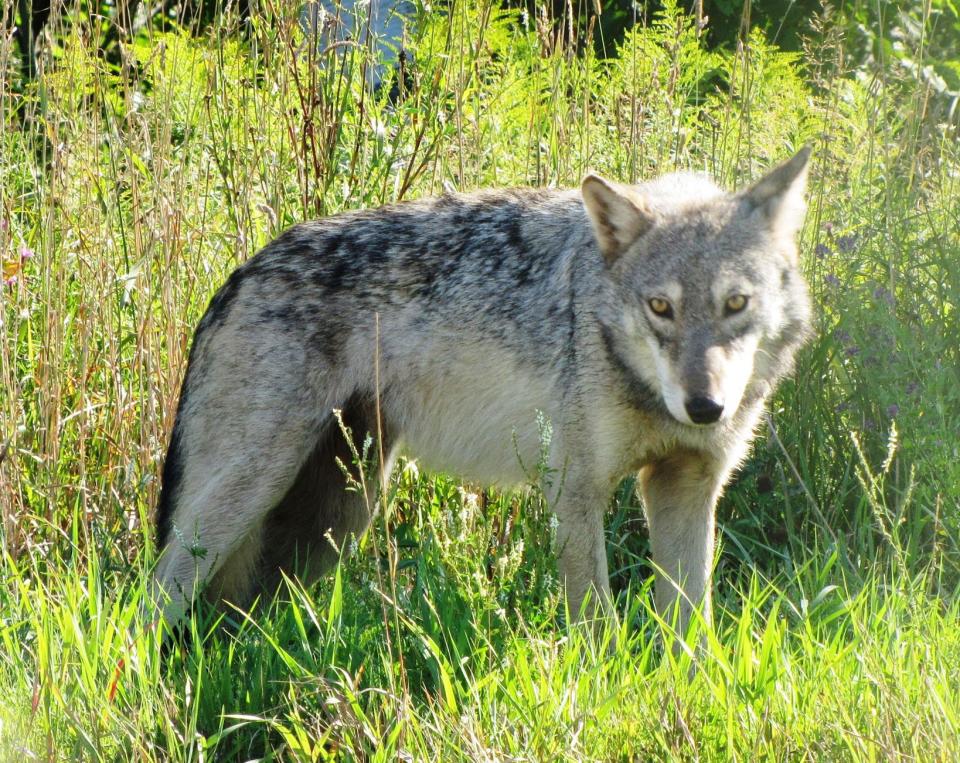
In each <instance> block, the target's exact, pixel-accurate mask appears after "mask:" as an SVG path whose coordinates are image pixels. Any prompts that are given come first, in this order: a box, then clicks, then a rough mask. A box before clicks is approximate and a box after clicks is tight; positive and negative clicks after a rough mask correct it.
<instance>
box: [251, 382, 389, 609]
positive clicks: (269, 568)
mask: <svg viewBox="0 0 960 763" xmlns="http://www.w3.org/2000/svg"><path fill="white" fill-rule="evenodd" d="M342 421H343V424H344V426H345V427H346V428H347V429H348V430H349V431H350V433H351V439H352V440H353V444H354V447H355V448H356V449H357V451H362V449H363V443H364V440H365V438H366V437H367V435H368V434H370V435H373V436H374V437H379V439H380V442H379V447H377V445H376V441H375V446H374V447H375V449H376V452H377V453H379V452H383V454H384V462H385V463H384V465H383V469H382V470H381V469H380V468H379V463H377V462H376V461H374V463H372V464H371V465H370V466H372V469H370V470H369V471H367V473H365V474H364V479H365V482H366V484H367V495H366V496H365V495H364V494H363V492H362V491H360V490H359V489H357V487H356V482H355V481H354V484H353V485H350V484H348V480H347V477H346V475H345V474H344V468H346V469H347V470H349V472H350V474H351V475H355V476H358V475H357V466H356V465H355V464H354V463H353V461H354V456H353V452H352V450H351V448H350V444H349V443H348V442H347V438H346V435H345V434H344V432H343V431H342V430H341V428H340V425H339V422H337V421H336V420H332V421H330V422H328V423H327V424H326V425H325V427H324V431H323V433H322V435H321V437H320V439H319V441H318V442H317V445H316V446H315V447H314V449H313V451H312V452H311V454H310V456H309V457H308V458H307V460H306V461H305V462H304V463H303V466H302V467H301V468H300V471H299V473H298V474H297V479H296V481H295V482H294V484H293V486H292V487H291V488H290V490H288V491H287V493H286V495H285V496H284V497H283V499H282V500H281V501H280V502H279V503H278V504H277V505H276V507H274V508H273V509H272V510H271V511H270V513H269V514H268V515H267V517H266V520H265V521H264V525H263V533H262V537H263V553H262V557H261V560H260V567H259V570H260V574H259V575H258V576H257V587H258V589H259V590H260V591H261V592H262V593H264V594H265V595H268V596H269V595H271V594H273V593H274V592H275V591H276V588H277V586H278V585H279V583H280V580H281V572H282V573H285V574H287V575H288V576H293V575H297V576H298V577H299V578H300V580H301V581H302V582H303V583H305V584H307V585H309V584H311V583H313V582H315V581H316V580H317V579H318V578H319V577H320V576H321V575H322V574H323V573H325V572H326V571H327V570H329V569H330V568H331V567H333V566H334V565H335V564H336V563H337V561H338V560H339V559H340V556H341V553H344V552H345V550H346V549H344V545H345V544H347V545H349V544H350V542H351V539H352V538H357V539H359V537H360V536H361V535H363V533H364V532H365V531H366V529H367V527H368V526H369V524H370V520H371V510H372V509H373V505H372V504H373V502H374V501H375V500H376V499H377V494H376V489H377V486H378V485H379V483H380V476H381V471H382V473H383V475H384V477H386V476H389V473H390V468H391V466H392V462H393V454H392V451H393V447H392V443H391V440H390V437H389V435H388V433H387V432H386V431H385V427H384V426H383V425H382V423H381V422H378V421H377V417H376V406H375V404H374V402H373V401H372V400H371V399H369V398H368V397H366V396H361V395H354V396H353V397H351V398H350V399H349V400H348V401H347V403H346V404H345V405H344V406H343V408H342ZM371 472H373V473H371Z"/></svg>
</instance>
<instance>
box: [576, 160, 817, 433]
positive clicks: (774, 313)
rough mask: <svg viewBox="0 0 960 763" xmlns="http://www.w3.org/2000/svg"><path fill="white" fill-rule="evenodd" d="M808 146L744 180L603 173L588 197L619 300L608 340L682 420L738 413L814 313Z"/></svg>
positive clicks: (786, 360) (705, 420)
mask: <svg viewBox="0 0 960 763" xmlns="http://www.w3.org/2000/svg"><path fill="white" fill-rule="evenodd" d="M809 156H810V150H809V148H804V149H803V150H802V151H800V152H799V153H798V154H797V155H796V156H794V157H793V158H792V159H790V160H788V161H786V162H785V163H783V164H781V165H780V166H779V167H777V168H776V169H774V170H773V171H772V172H770V173H769V174H768V175H766V176H765V177H763V178H762V179H761V180H760V181H758V182H757V183H755V184H754V185H752V186H751V187H750V188H748V189H747V190H745V191H742V192H740V193H736V194H727V193H723V192H722V191H720V190H719V189H718V188H717V187H716V186H714V185H713V184H712V183H710V182H709V181H707V180H706V179H704V178H702V177H700V176H696V175H690V174H684V173H681V174H676V175H668V176H666V177H664V178H661V179H660V180H657V181H654V182H653V183H649V184H645V185H640V186H622V185H618V184H615V183H611V182H608V181H606V180H604V179H602V178H599V177H597V176H596V175H589V176H587V178H586V179H585V180H584V181H583V187H582V192H583V201H584V206H585V207H586V210H587V214H588V215H589V217H590V220H591V223H592V224H593V229H594V234H595V236H596V239H597V243H598V245H599V248H600V251H601V253H602V255H603V257H604V259H605V261H606V265H607V271H608V273H609V275H610V277H611V279H612V282H613V285H614V288H615V289H616V290H617V291H618V292H619V295H620V299H618V300H617V302H618V303H619V304H618V306H617V308H616V310H615V313H616V314H607V315H601V320H602V321H604V330H605V332H606V333H605V340H606V341H607V344H608V349H609V350H610V352H613V353H615V354H616V355H617V360H618V362H619V363H620V364H622V365H624V366H625V367H626V368H627V369H628V370H629V371H630V373H631V374H633V375H634V376H635V378H636V379H638V380H640V382H641V383H642V384H644V385H645V386H646V387H648V388H649V389H650V390H652V391H653V392H654V393H655V394H658V395H659V398H660V400H661V401H662V403H663V405H664V406H665V407H666V409H667V410H668V411H669V412H670V415H671V416H673V418H675V419H676V420H677V421H679V422H681V423H683V424H691V425H695V424H699V425H709V424H714V423H716V422H718V421H723V420H727V419H730V418H731V417H733V416H734V415H735V414H736V412H737V411H738V410H739V409H740V408H741V405H742V404H743V403H744V401H748V402H753V401H756V400H757V399H758V398H760V397H762V396H763V395H765V394H766V393H767V392H769V390H770V389H771V388H772V385H773V384H774V383H775V382H776V381H777V379H778V378H779V377H780V376H782V375H783V374H784V373H786V371H787V370H789V368H790V365H791V363H792V359H793V355H794V353H795V352H796V350H797V348H798V347H799V346H800V344H801V342H802V341H803V338H804V337H805V334H806V332H807V326H808V323H809V316H810V304H809V297H808V296H807V291H806V286H805V285H804V283H803V280H802V277H801V275H800V272H799V269H798V263H797V246H796V235H797V232H798V230H799V228H800V225H801V223H802V222H803V215H804V210H805V204H804V200H803V193H804V187H805V184H806V175H807V163H808V159H809Z"/></svg>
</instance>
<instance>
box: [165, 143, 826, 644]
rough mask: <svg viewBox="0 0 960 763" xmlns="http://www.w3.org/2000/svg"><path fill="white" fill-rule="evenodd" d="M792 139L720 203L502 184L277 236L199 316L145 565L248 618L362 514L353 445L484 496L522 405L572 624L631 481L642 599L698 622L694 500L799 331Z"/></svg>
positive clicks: (354, 528)
mask: <svg viewBox="0 0 960 763" xmlns="http://www.w3.org/2000/svg"><path fill="white" fill-rule="evenodd" d="M809 153H810V152H809V149H803V150H802V151H800V152H799V153H798V154H797V155H795V156H794V157H793V158H792V159H790V160H788V161H786V162H785V163H783V164H781V165H780V166H778V167H776V168H775V169H773V170H772V171H771V172H770V173H769V174H767V175H766V176H764V177H763V178H761V179H760V180H759V181H758V182H756V183H755V184H754V185H752V186H750V187H749V188H747V189H746V190H743V191H741V192H739V193H725V192H723V191H721V190H720V189H718V188H717V187H716V186H715V185H714V184H713V183H712V182H710V181H709V180H707V179H706V178H704V177H700V176H697V175H692V174H687V173H680V174H673V175H667V176H665V177H662V178H660V179H659V180H655V181H653V182H650V183H645V184H642V185H635V186H626V185H619V184H616V183H613V182H609V181H607V180H604V179H602V178H600V177H598V176H596V175H589V176H588V177H587V178H586V179H585V180H584V181H583V184H582V187H581V188H580V189H576V190H566V191H563V190H561V191H557V190H532V189H527V190H498V191H482V192H479V193H475V194H469V195H452V194H448V195H443V196H440V197H439V198H433V199H426V200H422V201H413V202H404V203H400V204H396V205H393V206H388V207H384V208H382V209H375V210H369V211H357V212H348V213H344V214H340V215H336V216H334V217H330V218H327V219H322V220H317V221H314V222H308V223H304V224H301V225H297V226H295V227H293V228H291V229H289V230H288V231H286V232H285V233H283V234H282V235H281V236H280V237H279V238H277V239H276V240H275V241H273V242H272V243H271V244H269V245H268V246H267V247H266V248H264V249H263V250H262V251H260V252H259V253H258V254H257V255H256V256H254V257H253V258H252V259H250V260H249V261H248V262H246V263H245V264H243V265H242V266H240V267H239V268H237V269H236V271H234V273H233V274H232V275H231V276H230V278H229V280H228V281H227V282H226V284H225V285H224V286H223V287H222V288H221V289H220V290H219V291H218V292H217V294H216V295H215V296H214V297H213V299H212V301H211V303H210V306H209V308H208V310H207V312H206V314H205V316H204V317H203V319H202V320H201V321H200V324H199V326H198V327H197V330H196V334H195V337H194V340H193V345H192V348H191V352H190V357H189V362H188V368H187V372H186V376H185V379H184V382H183V387H182V391H181V394H180V402H179V406H178V409H177V415H176V421H175V425H174V428H173V433H172V436H171V439H170V445H169V450H168V452H167V457H166V462H165V465H164V470H163V483H162V490H161V496H160V501H159V508H158V514H157V523H158V542H159V547H160V548H161V549H162V556H161V558H160V561H159V563H158V566H157V570H156V582H157V585H158V586H159V590H158V591H157V594H158V595H161V596H164V597H165V599H164V600H165V602H166V604H165V610H164V616H165V618H166V619H167V620H168V621H176V620H177V619H178V618H179V617H180V616H181V615H182V614H183V612H184V610H185V608H186V607H187V606H189V603H190V602H191V600H192V599H193V597H194V595H195V593H197V586H198V585H202V586H203V587H204V590H205V591H206V595H207V596H208V597H210V598H211V599H213V600H219V599H221V598H222V599H226V600H229V601H233V602H235V603H239V604H247V603H249V602H250V601H251V600H252V597H254V596H255V595H257V594H262V593H266V594H269V593H272V592H273V591H274V590H275V587H276V585H277V583H278V582H279V580H280V573H281V571H284V572H286V573H290V574H297V575H299V576H300V578H301V580H304V581H305V582H309V581H310V580H312V579H314V578H316V576H317V575H319V574H321V573H322V572H323V571H325V570H326V569H328V568H329V567H330V566H331V565H333V564H334V563H336V561H337V560H338V558H339V554H338V552H337V550H336V548H338V547H343V544H344V542H345V541H346V540H348V539H349V538H350V537H351V536H355V535H358V534H360V533H362V532H364V530H365V529H366V528H367V525H368V523H369V522H370V516H369V513H368V507H367V503H366V502H365V501H364V500H363V499H362V497H360V496H358V495H357V494H356V493H355V492H350V491H347V490H345V484H346V476H345V474H344V473H343V471H342V470H341V468H340V467H339V466H338V465H337V464H336V459H338V458H339V459H340V460H341V461H343V462H344V463H346V464H349V463H350V461H351V458H350V451H349V449H348V447H347V444H346V442H345V438H344V435H343V432H342V431H341V428H340V426H339V424H338V423H337V420H336V418H335V415H334V413H333V411H334V410H335V409H336V410H339V411H341V412H342V418H343V422H344V424H345V425H346V426H348V427H349V428H350V430H351V431H352V432H353V434H354V437H355V439H356V440H357V441H360V440H362V439H363V437H364V436H365V435H366V434H367V433H370V434H372V435H374V436H376V437H377V438H379V452H381V453H382V454H383V460H382V464H381V466H382V468H383V470H384V471H385V472H389V470H390V467H391V465H392V464H393V463H394V461H395V459H396V457H397V455H398V454H399V453H406V454H409V455H411V456H414V457H416V458H417V459H418V460H419V461H420V463H421V464H423V465H424V466H426V467H427V468H430V469H435V470H442V471H445V472H449V473H452V474H456V475H460V476H461V477H463V478H465V479H467V480H470V481H473V482H475V483H483V484H498V485H504V486H508V485H512V484H516V483H522V482H524V481H525V480H526V479H527V476H526V475H525V473H524V469H523V467H522V464H535V463H537V460H538V456H539V450H540V447H541V437H540V427H539V426H538V413H539V415H540V416H545V417H546V418H547V419H548V420H549V421H550V422H551V425H552V431H553V435H552V438H551V440H550V445H549V453H548V454H547V456H546V460H547V464H546V465H547V467H548V468H549V469H550V470H552V472H553V473H554V474H558V475H562V478H561V479H556V480H555V481H554V483H555V484H554V486H553V487H551V488H550V489H549V490H548V494H547V496H546V497H547V500H548V501H549V503H550V506H551V509H552V511H553V512H554V513H555V514H556V517H557V550H558V567H559V572H560V575H561V577H562V579H563V582H564V585H565V591H566V596H567V602H568V605H569V611H570V612H571V613H573V614H574V615H579V616H580V617H584V618H591V617H593V616H594V615H595V614H596V615H603V614H605V613H606V612H607V611H608V610H609V607H610V591H609V581H608V577H607V559H606V553H605V544H604V534H603V515H604V510H605V508H606V506H607V505H608V502H609V499H610V496H611V494H612V492H613V490H614V487H615V486H616V484H617V483H618V481H620V480H621V479H622V478H623V477H624V476H626V475H629V474H631V473H635V474H638V476H639V480H638V482H639V486H640V492H641V494H642V498H643V505H644V510H645V513H646V517H647V523H648V526H649V531H650V537H651V546H652V554H653V561H654V564H655V567H656V568H657V569H658V574H657V580H656V586H655V598H656V602H657V606H658V608H659V609H660V610H662V611H664V612H668V611H671V607H674V606H676V607H677V612H678V613H679V623H680V627H684V626H685V624H686V623H687V621H688V620H689V618H690V616H691V612H692V610H693V608H694V607H699V606H702V607H703V608H704V611H705V613H706V616H707V617H709V611H710V610H709V604H710V602H709V598H710V597H709V582H710V581H709V577H710V572H711V567H712V560H713V549H714V507H715V506H716V503H717V499H718V497H719V495H720V493H721V491H722V489H723V487H724V484H725V483H726V481H727V479H728V477H729V476H730V474H731V471H732V470H733V469H734V468H735V467H736V466H737V465H738V464H739V463H740V461H741V460H742V459H743V458H744V455H745V454H746V452H747V449H748V447H749V444H750V441H751V439H752V437H753V434H754V430H755V428H756V427H757V424H758V420H759V418H760V416H761V412H762V408H763V404H764V400H765V399H766V398H767V397H768V396H769V395H770V393H771V391H772V390H773V388H774V385H775V384H776V382H777V380H778V379H780V378H781V377H783V375H784V374H785V373H787V372H788V370H789V369H790V367H791V363H792V361H793V358H794V354H795V352H796V351H797V349H798V347H799V346H800V344H801V343H802V341H803V339H804V337H805V335H806V334H807V327H808V324H809V320H810V302H809V297H808V295H807V290H806V287H805V285H804V282H803V279H802V276H801V274H800V272H799V269H798V254H797V246H796V242H795V239H796V236H797V233H798V230H799V228H800V225H801V222H802V218H803V215H804V209H805V206H804V198H803V194H804V185H805V180H806V173H807V165H808V158H809Z"/></svg>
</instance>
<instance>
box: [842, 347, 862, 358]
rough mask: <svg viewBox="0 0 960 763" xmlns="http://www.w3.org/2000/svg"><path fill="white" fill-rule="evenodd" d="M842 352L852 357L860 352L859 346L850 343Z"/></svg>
mask: <svg viewBox="0 0 960 763" xmlns="http://www.w3.org/2000/svg"><path fill="white" fill-rule="evenodd" d="M844 352H845V353H847V357H850V358H853V357H856V356H857V355H859V354H860V348H859V347H857V345H855V344H851V345H850V346H849V347H846V348H845V349H844Z"/></svg>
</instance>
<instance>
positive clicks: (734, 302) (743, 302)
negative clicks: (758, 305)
mask: <svg viewBox="0 0 960 763" xmlns="http://www.w3.org/2000/svg"><path fill="white" fill-rule="evenodd" d="M747 301H748V300H747V298H746V297H745V296H744V295H743V294H734V295H733V296H732V297H727V301H726V302H725V303H724V305H723V311H724V312H725V313H726V314H727V315H733V314H734V313H739V312H741V311H742V310H743V308H745V307H746V306H747Z"/></svg>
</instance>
